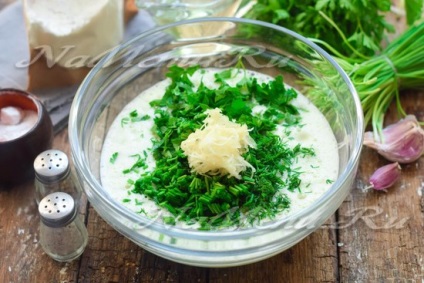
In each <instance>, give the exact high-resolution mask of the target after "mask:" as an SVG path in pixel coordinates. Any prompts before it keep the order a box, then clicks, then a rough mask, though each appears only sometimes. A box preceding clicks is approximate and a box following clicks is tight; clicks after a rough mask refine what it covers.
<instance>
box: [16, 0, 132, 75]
mask: <svg viewBox="0 0 424 283" xmlns="http://www.w3.org/2000/svg"><path fill="white" fill-rule="evenodd" d="M123 2H124V1H121V0H95V1H85V0H72V1H70V0H36V1H34V0H28V1H25V2H24V3H25V7H24V9H25V15H26V24H27V29H28V38H29V43H30V46H31V47H33V48H36V47H39V46H45V45H47V46H49V47H51V50H52V53H50V52H46V53H45V56H46V57H47V59H49V60H52V61H54V62H57V63H58V64H59V65H61V66H65V67H68V66H71V65H72V63H74V64H75V61H76V60H78V57H79V56H84V57H85V58H87V57H88V58H94V57H98V56H99V55H100V54H101V53H103V52H105V51H107V50H109V49H111V48H113V47H115V46H116V45H117V44H118V43H119V42H120V41H121V40H122V38H123V34H124V20H123V14H124V12H123ZM67 48H69V49H67ZM66 50H67V52H65V51H66ZM80 59H81V58H80Z"/></svg>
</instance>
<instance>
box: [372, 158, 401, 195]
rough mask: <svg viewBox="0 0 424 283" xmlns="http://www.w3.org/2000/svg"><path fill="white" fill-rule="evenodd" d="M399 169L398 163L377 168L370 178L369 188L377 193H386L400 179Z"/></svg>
mask: <svg viewBox="0 0 424 283" xmlns="http://www.w3.org/2000/svg"><path fill="white" fill-rule="evenodd" d="M400 173H401V167H400V165H399V163H397V162H395V163H391V164H388V165H385V166H383V167H380V168H378V169H377V170H376V171H375V172H374V173H373V174H372V175H371V177H370V180H369V186H368V187H367V189H369V188H373V189H374V190H377V191H386V189H387V188H389V187H391V186H393V184H394V183H396V181H397V180H399V178H400Z"/></svg>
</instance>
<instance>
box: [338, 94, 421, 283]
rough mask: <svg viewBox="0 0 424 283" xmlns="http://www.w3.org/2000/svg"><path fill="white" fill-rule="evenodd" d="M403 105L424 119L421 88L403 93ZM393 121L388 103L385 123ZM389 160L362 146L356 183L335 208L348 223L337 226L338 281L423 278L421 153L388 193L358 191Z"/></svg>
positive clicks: (410, 112)
mask: <svg viewBox="0 0 424 283" xmlns="http://www.w3.org/2000/svg"><path fill="white" fill-rule="evenodd" d="M402 104H403V105H404V107H405V110H406V112H407V113H409V114H415V115H416V116H417V118H418V119H419V120H421V121H423V120H424V92H421V93H417V92H412V91H410V92H404V93H403V94H402ZM397 120H398V117H397V114H396V111H395V108H394V105H393V106H392V107H391V109H390V111H389V113H388V115H387V119H386V122H387V123H388V124H390V123H394V122H395V121H397ZM388 163H389V162H388V161H386V160H385V159H383V158H382V157H379V156H378V154H377V153H375V152H374V151H372V150H370V149H367V148H365V149H364V151H363V153H362V158H361V163H360V168H359V174H358V182H357V186H356V188H354V189H353V191H352V193H351V195H350V196H349V198H348V199H347V200H346V201H345V202H344V203H343V205H342V207H341V208H340V209H339V220H340V224H341V225H343V223H345V224H346V226H348V227H347V228H344V229H340V230H339V238H340V242H341V243H343V246H341V247H340V265H341V281H342V282H422V280H424V238H423V228H424V214H423V212H424V210H423V202H424V201H423V193H424V170H423V167H424V157H421V158H420V159H419V160H418V161H417V162H415V163H412V164H409V165H403V166H402V177H401V180H400V181H399V182H398V183H397V184H396V185H395V186H394V187H392V188H390V189H389V190H388V191H389V192H388V193H384V192H376V191H368V192H364V191H362V190H361V188H363V187H364V184H366V183H367V182H368V178H369V176H370V175H371V174H372V173H373V171H374V170H375V169H376V168H377V167H379V166H382V165H384V164H388ZM353 215H356V218H360V219H358V220H357V221H353V219H354V218H355V217H354V216H353ZM353 222H354V223H353ZM348 223H350V224H349V225H347V224H348Z"/></svg>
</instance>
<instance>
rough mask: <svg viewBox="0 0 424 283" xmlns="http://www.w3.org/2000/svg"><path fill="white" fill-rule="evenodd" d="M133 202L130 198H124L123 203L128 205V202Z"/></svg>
mask: <svg viewBox="0 0 424 283" xmlns="http://www.w3.org/2000/svg"><path fill="white" fill-rule="evenodd" d="M130 201H131V200H130V199H129V198H124V199H123V200H122V202H123V203H127V202H130Z"/></svg>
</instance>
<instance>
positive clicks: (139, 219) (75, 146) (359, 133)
mask: <svg viewBox="0 0 424 283" xmlns="http://www.w3.org/2000/svg"><path fill="white" fill-rule="evenodd" d="M204 22H233V23H236V24H252V25H257V26H261V27H263V28H268V29H273V30H276V32H281V33H284V34H287V35H289V36H291V37H293V38H295V39H297V40H299V41H301V42H303V43H305V44H306V45H308V46H309V47H311V48H312V49H313V50H315V51H316V52H317V53H318V54H319V55H320V56H322V57H323V58H325V59H326V60H327V61H328V62H329V63H330V64H331V65H332V66H333V67H334V68H335V69H336V70H337V72H338V73H339V74H340V76H341V77H342V79H343V81H344V83H345V84H346V86H347V89H348V90H349V94H350V95H351V96H352V99H353V101H354V105H355V110H356V124H357V128H356V131H355V132H353V133H352V135H353V137H352V139H351V141H352V144H353V146H354V147H353V149H352V150H351V151H350V152H351V156H350V158H349V161H348V163H347V165H346V168H345V169H344V170H343V172H341V174H340V175H339V177H338V179H337V180H336V181H335V182H334V183H333V184H332V186H331V188H330V189H329V190H328V191H327V192H325V193H324V194H323V195H322V196H321V197H320V198H319V199H318V200H316V201H315V202H314V203H313V204H312V205H310V206H308V207H307V208H304V209H302V210H300V211H299V212H297V213H294V214H290V215H288V216H286V217H283V218H282V219H279V220H277V221H275V222H274V224H272V227H273V228H272V230H274V229H278V227H281V226H282V225H284V223H290V221H292V220H295V219H303V217H305V216H308V215H310V214H311V213H312V212H313V211H314V210H316V209H317V208H318V207H320V205H321V203H322V202H323V201H324V200H326V199H327V198H329V197H330V196H331V195H333V194H334V193H335V192H336V191H337V190H338V189H339V188H341V187H343V185H344V183H345V182H347V181H348V178H349V175H350V174H352V173H353V172H352V171H354V170H356V167H357V164H358V162H359V158H360V153H361V149H362V141H363V134H364V119H363V112H362V106H361V102H360V99H359V96H358V94H357V92H356V89H355V87H354V85H353V83H352V82H351V80H350V78H349V76H348V75H347V74H346V73H345V71H344V70H343V69H342V68H341V67H340V66H339V65H338V64H337V62H336V61H335V60H334V59H333V58H332V57H331V56H330V55H329V54H328V53H327V52H326V51H324V50H323V49H322V48H321V47H319V46H318V45H316V44H315V43H313V42H312V41H310V40H308V39H307V38H305V37H304V36H302V35H300V34H298V33H296V32H294V31H291V30H289V29H286V28H284V27H280V26H277V25H274V24H270V23H266V22H263V21H257V20H250V19H244V18H234V17H205V18H196V19H190V20H183V21H178V22H175V23H172V24H167V25H163V26H158V27H155V28H153V29H150V30H148V31H145V32H143V33H141V34H139V35H138V36H136V37H134V38H133V39H130V40H128V41H127V42H124V43H122V44H120V45H118V46H116V47H115V49H114V50H112V51H111V52H110V53H109V54H110V55H106V56H104V57H103V58H102V59H101V60H100V61H99V62H98V63H97V64H96V65H95V66H94V67H93V69H92V70H91V71H90V72H89V74H88V75H87V76H86V78H85V79H84V80H83V82H82V83H81V85H80V87H79V88H78V90H77V93H76V95H75V98H74V101H73V103H72V107H71V110H70V115H69V124H68V125H69V141H70V146H71V155H72V158H73V161H74V164H75V167H76V168H78V169H80V171H81V174H82V177H83V180H82V181H83V183H87V184H88V185H89V187H90V188H91V190H92V191H91V192H90V194H87V195H88V197H89V201H91V199H90V196H91V195H92V193H95V195H96V197H97V198H99V199H100V200H101V202H102V203H103V204H106V205H107V207H108V208H109V209H110V210H111V211H113V212H114V213H116V214H117V215H119V216H120V217H123V218H125V219H127V220H128V221H131V222H132V223H143V222H144V223H149V226H148V227H149V228H151V229H153V230H155V231H161V232H163V231H168V234H170V232H171V231H172V234H173V236H175V237H178V236H180V237H184V238H193V239H198V240H200V239H205V240H226V239H231V238H234V237H240V236H243V237H249V236H254V235H257V234H258V233H261V231H262V232H265V231H266V229H257V228H245V229H244V228H243V229H240V230H234V231H233V230H232V231H222V230H220V231H199V230H194V229H184V228H177V227H169V225H166V224H162V223H157V222H154V223H151V220H150V219H148V218H147V217H143V216H141V215H139V214H136V213H135V212H132V211H130V210H129V209H126V208H124V207H116V206H115V203H113V201H111V200H110V199H109V198H107V197H105V196H104V194H102V188H101V185H100V183H99V182H98V181H97V180H96V178H95V177H94V176H93V175H92V174H91V173H90V169H89V166H88V163H87V162H86V161H85V158H84V156H83V154H81V152H83V149H82V148H81V145H80V144H79V139H80V135H81V133H80V134H79V133H78V124H77V120H78V116H79V115H86V114H82V113H81V111H80V110H79V107H80V105H81V99H82V97H83V94H84V93H85V91H86V89H87V88H88V87H89V85H90V82H91V81H92V79H93V77H94V76H95V75H96V74H97V73H98V72H99V71H100V70H101V69H102V66H103V65H104V64H105V63H106V62H108V60H109V59H110V56H113V55H115V54H117V53H118V52H119V51H120V50H122V49H125V48H128V47H130V46H131V45H132V44H133V43H135V42H137V41H142V40H143V39H144V38H146V37H149V36H151V35H153V34H155V33H160V32H163V31H166V30H169V29H172V28H175V27H177V26H181V25H187V24H196V23H204ZM211 40H213V38H211ZM187 42H189V41H187ZM84 190H85V188H84ZM110 214H112V212H111V213H110ZM101 216H102V215H101ZM102 217H104V216H102Z"/></svg>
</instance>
